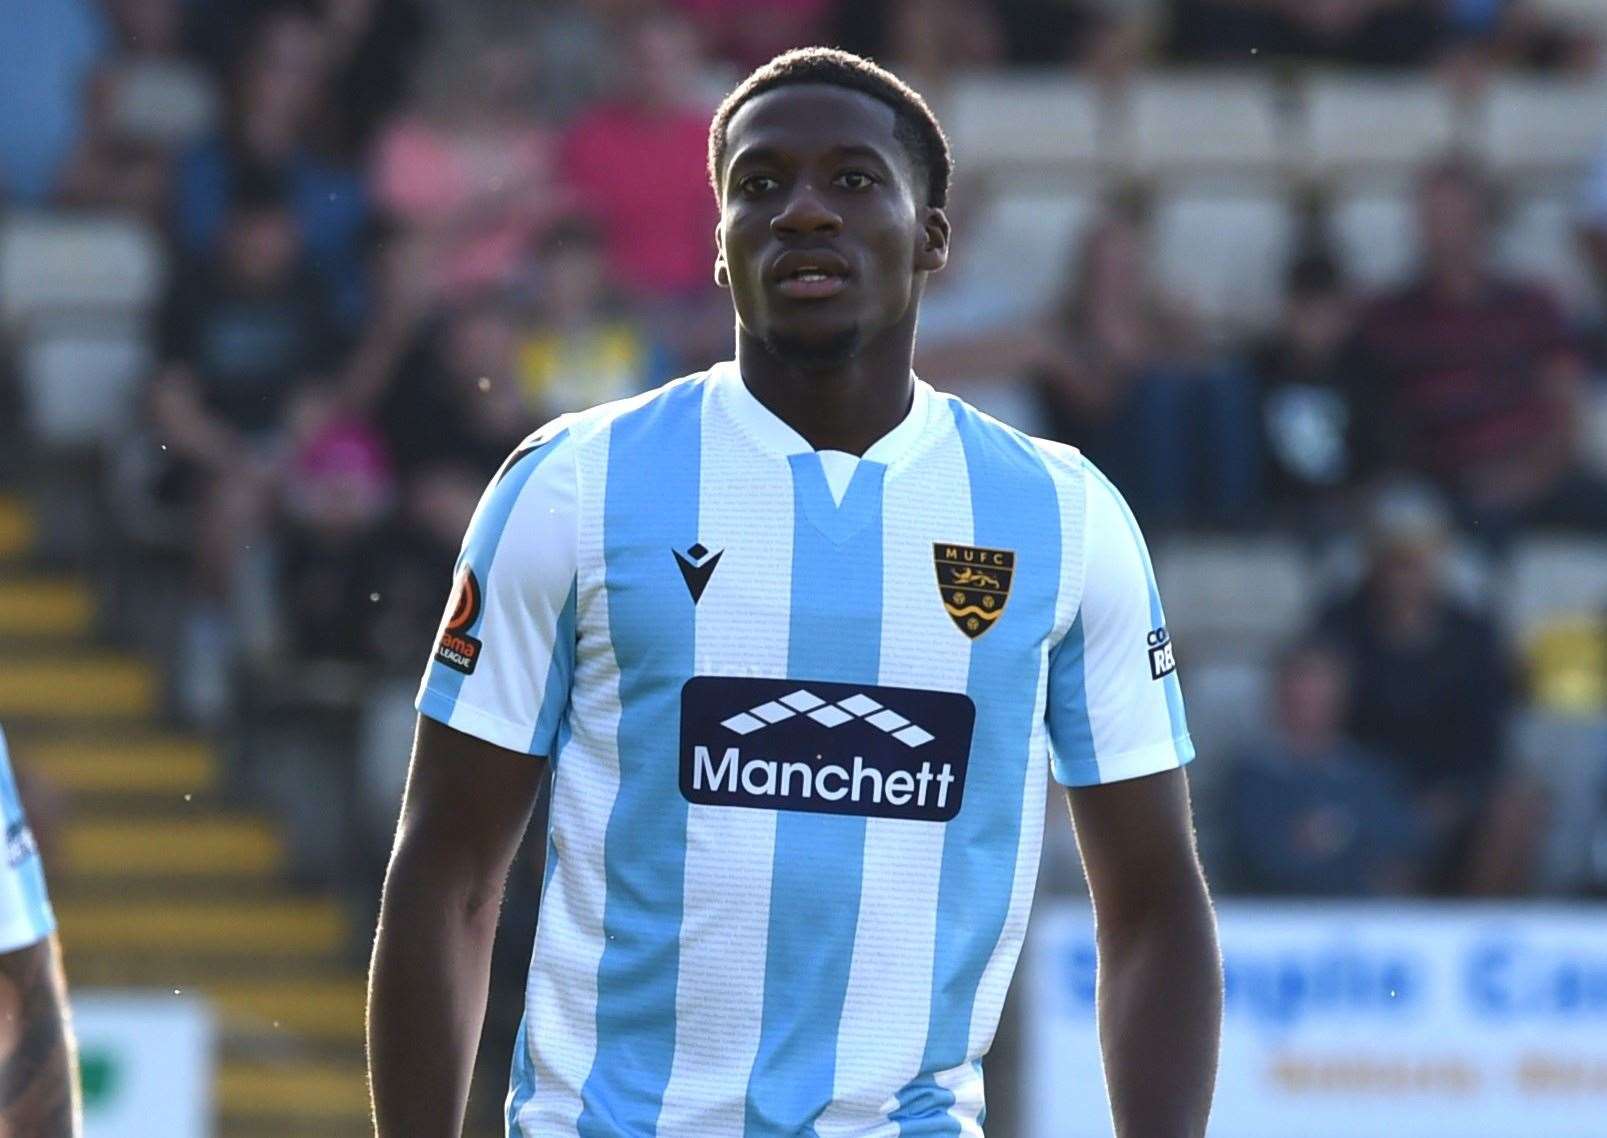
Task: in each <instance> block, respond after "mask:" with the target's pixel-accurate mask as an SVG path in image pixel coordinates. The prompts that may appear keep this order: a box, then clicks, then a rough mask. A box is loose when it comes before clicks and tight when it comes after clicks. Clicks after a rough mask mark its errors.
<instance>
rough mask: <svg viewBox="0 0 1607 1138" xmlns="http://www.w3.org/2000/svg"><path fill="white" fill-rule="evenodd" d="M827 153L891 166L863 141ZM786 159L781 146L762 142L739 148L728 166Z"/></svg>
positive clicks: (883, 156)
mask: <svg viewBox="0 0 1607 1138" xmlns="http://www.w3.org/2000/svg"><path fill="white" fill-rule="evenodd" d="M827 153H828V154H830V155H831V156H832V157H834V158H861V159H869V160H871V161H873V162H876V163H877V164H878V165H880V166H882V167H884V168H889V169H890V168H891V165H890V163H889V162H888V160H887V157H886V155H884V154H883V153H882V152H881V151H880V150H877V149H876V148H875V147H873V146H866V145H865V144H863V143H858V142H845V143H842V144H840V145H837V146H833V147H831V149H830V150H828V151H827ZM785 159H786V155H785V154H783V153H782V151H781V149H780V148H779V147H775V146H767V145H764V144H762V143H761V144H759V145H756V146H745V147H743V148H742V149H741V150H738V151H737V152H736V153H735V154H733V155H732V156H731V160H730V162H729V163H728V164H727V167H726V168H727V169H728V170H735V169H736V168H737V166H739V165H740V164H742V163H744V162H781V161H785Z"/></svg>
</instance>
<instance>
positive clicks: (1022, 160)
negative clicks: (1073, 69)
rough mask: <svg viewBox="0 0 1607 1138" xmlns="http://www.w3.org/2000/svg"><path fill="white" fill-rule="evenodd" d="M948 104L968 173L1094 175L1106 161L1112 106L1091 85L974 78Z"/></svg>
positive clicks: (1057, 79) (1029, 77) (1055, 79)
mask: <svg viewBox="0 0 1607 1138" xmlns="http://www.w3.org/2000/svg"><path fill="white" fill-rule="evenodd" d="M945 103H946V107H947V110H946V113H945V116H944V123H945V126H946V129H947V130H948V133H949V136H950V138H952V139H953V143H954V153H955V160H956V162H957V163H959V164H960V165H961V167H962V168H963V169H971V168H980V169H985V170H989V169H997V168H1000V167H1006V168H1029V169H1030V168H1045V167H1047V168H1063V167H1083V168H1087V167H1092V166H1096V165H1098V164H1099V163H1100V162H1101V161H1102V160H1103V159H1104V157H1105V155H1104V147H1103V146H1102V141H1103V134H1104V129H1105V128H1104V123H1103V118H1104V104H1103V100H1102V99H1101V97H1100V95H1099V93H1098V91H1097V90H1096V89H1095V88H1094V86H1093V85H1092V84H1091V83H1087V82H1084V81H1081V80H1077V79H1073V78H1069V77H1067V76H1065V75H1064V74H1061V73H1047V74H1034V73H1031V72H1026V73H1011V74H1003V75H987V76H972V77H967V78H965V79H962V80H960V81H958V82H957V83H956V84H955V86H954V87H953V89H952V90H951V91H950V92H949V93H948V96H947V98H946V100H945Z"/></svg>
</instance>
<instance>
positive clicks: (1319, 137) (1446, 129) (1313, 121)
mask: <svg viewBox="0 0 1607 1138" xmlns="http://www.w3.org/2000/svg"><path fill="white" fill-rule="evenodd" d="M1304 95H1305V97H1304V100H1303V109H1304V112H1305V113H1304V124H1305V131H1304V134H1305V139H1304V147H1305V154H1306V160H1307V162H1308V164H1309V165H1310V167H1311V168H1312V169H1313V170H1314V171H1315V172H1317V173H1321V174H1331V173H1334V172H1336V171H1357V170H1367V169H1377V168H1400V167H1409V166H1415V165H1416V164H1417V163H1419V162H1421V161H1423V159H1424V158H1425V157H1427V156H1432V155H1435V154H1440V153H1443V152H1445V151H1447V150H1450V149H1451V148H1452V147H1453V146H1454V145H1455V143H1456V142H1457V136H1458V133H1459V131H1458V121H1457V119H1458V112H1457V106H1456V101H1455V99H1454V98H1453V97H1452V95H1451V93H1450V91H1449V90H1448V89H1447V88H1446V87H1445V86H1444V85H1443V84H1440V83H1436V82H1434V81H1432V80H1429V79H1415V78H1414V79H1392V78H1384V77H1382V76H1377V75H1364V76H1354V75H1323V76H1319V77H1316V78H1314V79H1313V80H1312V81H1311V82H1310V83H1308V84H1307V85H1306V88H1305V92H1304Z"/></svg>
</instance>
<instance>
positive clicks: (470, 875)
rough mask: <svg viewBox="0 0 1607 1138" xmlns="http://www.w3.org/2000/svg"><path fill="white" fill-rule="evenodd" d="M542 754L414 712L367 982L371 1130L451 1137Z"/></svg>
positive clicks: (464, 1098)
mask: <svg viewBox="0 0 1607 1138" xmlns="http://www.w3.org/2000/svg"><path fill="white" fill-rule="evenodd" d="M545 770H546V761H545V760H544V759H532V758H530V757H529V756H528V755H522V754H518V753H517V752H514V751H508V750H504V749H503V748H501V747H496V746H493V745H492V744H490V743H485V742H482V741H480V740H478V739H475V738H472V737H471V736H468V735H465V734H463V733H462V732H459V731H455V730H453V729H452V728H450V727H445V726H443V725H441V724H439V723H437V722H435V721H434V720H432V719H429V718H426V717H420V719H419V724H418V735H417V738H416V741H415V743H414V748H413V765H412V769H411V771H410V772H409V774H408V780H407V794H406V797H405V799H404V800H403V803H402V819H401V823H400V825H399V826H398V827H397V831H396V845H395V847H394V849H393V850H392V852H391V864H390V868H389V870H388V871H387V873H386V875H385V894H384V897H383V899H382V901H381V905H380V917H379V932H378V934H377V936H376V937H375V940H374V959H373V964H372V967H371V969H370V974H369V992H368V1069H369V1080H370V1083H371V1086H372V1091H373V1098H374V1119H375V1125H376V1133H377V1135H378V1136H379V1138H459V1135H460V1134H461V1132H462V1128H463V1112H464V1109H465V1107H466V1105H467V1102H468V1095H469V1078H470V1075H471V1073H472V1070H473V1066H474V1054H475V1049H476V1047H477V1046H478V1044H479V1040H480V1026H481V1023H482V1021H483V1020H484V1018H485V1002H486V988H487V985H488V983H489V974H490V967H491V942H492V940H493V938H494V936H495V934H496V928H497V912H498V909H499V908H500V905H501V900H502V888H503V883H504V882H505V881H506V879H507V876H508V868H509V866H510V865H511V864H512V861H513V857H514V854H515V853H516V852H517V851H518V848H519V841H520V838H521V837H522V836H523V834H524V830H525V826H526V824H527V823H528V821H529V818H530V811H531V808H532V807H533V806H534V805H535V801H536V795H537V793H538V791H539V788H540V785H541V778H542V775H543V773H544V772H545Z"/></svg>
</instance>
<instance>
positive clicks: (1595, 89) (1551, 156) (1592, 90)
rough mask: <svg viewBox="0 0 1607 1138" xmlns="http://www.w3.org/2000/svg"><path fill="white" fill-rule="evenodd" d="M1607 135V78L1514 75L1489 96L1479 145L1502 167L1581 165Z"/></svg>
mask: <svg viewBox="0 0 1607 1138" xmlns="http://www.w3.org/2000/svg"><path fill="white" fill-rule="evenodd" d="M1604 139H1607V81H1603V80H1599V79H1598V80H1592V81H1588V82H1576V81H1566V80H1542V79H1518V78H1508V79H1503V80H1501V81H1500V82H1498V83H1497V84H1496V85H1495V86H1494V87H1493V88H1492V89H1491V91H1490V95H1489V97H1488V99H1487V100H1486V101H1485V105H1484V114H1483V121H1482V126H1481V130H1480V133H1479V150H1480V152H1481V153H1482V154H1483V155H1484V157H1485V158H1486V159H1487V160H1488V161H1489V162H1490V163H1491V164H1492V165H1494V166H1495V167H1496V168H1497V169H1500V170H1507V171H1519V172H1522V171H1528V170H1535V169H1540V170H1569V171H1571V170H1575V169H1578V168H1581V167H1583V166H1584V164H1585V163H1587V162H1589V161H1590V159H1591V158H1593V157H1594V156H1595V155H1596V153H1597V151H1598V150H1599V149H1600V147H1601V144H1602V141H1603V140H1604Z"/></svg>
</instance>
